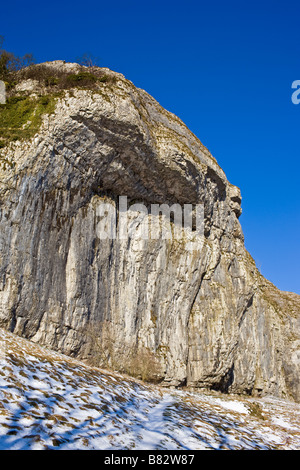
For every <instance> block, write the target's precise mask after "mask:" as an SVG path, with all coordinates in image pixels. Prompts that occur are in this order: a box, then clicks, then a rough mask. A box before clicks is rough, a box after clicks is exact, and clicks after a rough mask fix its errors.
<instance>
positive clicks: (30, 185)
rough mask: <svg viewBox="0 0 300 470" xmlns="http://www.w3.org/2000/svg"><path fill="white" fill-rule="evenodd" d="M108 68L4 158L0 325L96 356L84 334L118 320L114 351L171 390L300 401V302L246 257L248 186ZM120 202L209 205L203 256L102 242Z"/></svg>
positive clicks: (167, 243)
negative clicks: (135, 351) (155, 372)
mask: <svg viewBox="0 0 300 470" xmlns="http://www.w3.org/2000/svg"><path fill="white" fill-rule="evenodd" d="M57 66H60V67H64V65H63V64H60V63H57ZM106 73H107V74H112V75H114V77H115V82H114V83H102V84H101V86H100V87H99V90H96V91H95V90H83V89H77V90H75V91H72V93H70V92H66V93H65V95H64V96H63V97H60V98H59V99H58V101H57V105H56V109H55V113H54V114H51V115H46V116H44V120H43V124H42V126H41V128H40V131H39V132H38V134H37V135H36V136H35V137H34V138H33V139H32V140H30V141H26V142H25V141H23V142H15V143H11V144H10V146H9V147H7V148H4V149H2V150H1V152H2V155H5V161H6V162H7V161H8V162H13V165H3V166H2V170H1V171H0V204H1V206H0V207H1V210H0V218H1V226H0V326H2V327H5V328H7V329H9V330H10V331H13V332H14V333H17V334H19V335H21V336H24V337H26V338H29V339H31V340H32V341H34V342H38V343H41V344H45V345H47V346H48V347H51V348H53V349H57V350H59V351H61V352H63V353H65V354H68V355H71V356H77V357H80V358H86V357H89V356H90V355H91V354H93V344H91V340H90V337H89V336H88V335H85V334H84V331H85V329H86V328H87V326H88V325H89V324H93V325H99V334H100V325H102V324H103V323H104V322H105V324H109V327H110V329H111V331H112V333H113V340H114V350H115V354H116V355H119V356H120V358H122V354H123V355H124V351H125V349H124V345H132V347H135V346H137V347H146V348H149V349H150V350H151V351H153V352H155V354H156V356H157V357H158V358H159V361H160V364H161V371H160V375H161V380H163V382H164V383H165V384H166V385H174V386H179V385H185V384H186V385H188V386H192V387H200V388H202V387H207V388H212V389H217V390H222V391H230V392H236V393H252V394H273V395H277V396H281V397H282V396H283V397H284V396H286V397H289V398H293V399H295V400H297V401H299V400H300V385H299V375H300V374H299V372H300V370H299V369H300V366H299V364H300V362H299V359H300V351H299V344H300V335H299V326H300V316H299V312H300V297H299V296H297V295H296V294H290V293H285V292H280V291H279V290H278V289H277V288H276V287H274V286H273V285H272V284H271V283H269V282H268V281H267V280H265V279H264V278H263V277H262V276H261V274H260V273H259V271H258V270H257V268H256V266H255V263H254V261H253V259H252V258H251V256H250V255H249V254H248V252H247V251H246V249H245V247H244V240H243V233H242V229H241V226H240V223H239V220H238V217H239V215H240V213H241V206H240V205H241V196H240V191H239V189H238V188H237V187H235V186H233V185H231V184H230V183H229V182H228V181H227V178H226V176H225V174H224V172H223V171H222V169H221V168H220V167H219V166H218V164H217V162H216V160H215V159H214V158H213V157H212V156H211V155H210V153H209V152H208V150H207V149H206V148H205V147H204V146H203V145H202V144H201V143H200V142H199V140H198V139H197V138H196V137H195V136H194V135H193V134H192V133H191V132H190V131H189V130H188V129H187V127H186V126H185V125H184V124H183V123H182V122H181V121H180V120H179V119H178V118H177V117H176V116H174V115H173V114H171V113H169V112H167V111H166V110H164V109H163V108H162V107H161V106H160V105H159V104H158V103H157V102H156V101H155V100H154V99H153V98H152V97H151V96H149V95H148V94H147V93H146V92H145V91H143V90H140V89H138V88H136V87H134V86H133V84H132V83H131V82H129V81H128V80H126V79H125V78H124V77H123V76H122V75H120V74H116V73H114V72H111V71H109V70H106ZM20 89H22V87H21V88H20ZM25 89H26V86H25ZM118 196H127V197H128V201H129V202H131V203H133V202H143V203H144V204H146V205H147V206H148V207H150V205H151V204H154V203H159V204H162V203H167V204H173V203H177V204H180V205H181V206H183V205H184V204H203V205H204V215H205V227H204V235H205V239H204V242H203V245H202V247H201V250H200V249H198V250H192V251H190V250H187V249H186V243H187V240H186V239H184V238H183V239H181V240H180V241H178V240H174V239H170V240H164V239H161V238H159V239H151V240H139V241H137V240H135V239H133V238H132V239H129V240H126V239H124V240H120V239H113V240H110V239H107V240H102V239H101V238H99V233H98V231H97V227H98V224H99V222H100V221H101V220H100V219H101V217H100V216H99V207H100V205H101V204H103V202H104V201H106V202H109V201H111V202H112V203H113V204H115V205H116V207H117V206H118ZM128 215H129V217H130V218H131V217H132V218H133V217H134V215H135V214H134V212H133V211H131V212H130V211H129V213H128ZM119 216H120V214H119ZM145 217H148V219H149V221H151V220H153V219H154V218H155V217H158V216H153V215H151V214H150V215H148V216H145ZM159 221H160V222H159V223H160V224H162V223H163V221H162V220H161V218H159ZM125 360H126V358H125Z"/></svg>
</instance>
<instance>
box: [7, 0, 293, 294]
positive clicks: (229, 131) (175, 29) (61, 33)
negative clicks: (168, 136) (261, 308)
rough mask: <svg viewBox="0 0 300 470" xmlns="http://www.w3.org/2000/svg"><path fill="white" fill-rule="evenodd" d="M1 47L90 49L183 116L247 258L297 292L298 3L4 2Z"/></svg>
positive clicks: (44, 52) (51, 51) (63, 55)
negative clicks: (225, 198)
mask: <svg viewBox="0 0 300 470" xmlns="http://www.w3.org/2000/svg"><path fill="white" fill-rule="evenodd" d="M0 11H1V19H2V21H1V31H0V34H2V35H4V36H5V44H4V45H5V47H6V48H7V49H8V50H11V51H13V52H15V53H16V54H19V55H22V54H25V53H26V52H32V53H33V54H34V56H35V57H36V59H37V61H38V62H41V61H45V60H55V59H64V60H67V61H74V60H75V59H76V58H77V57H78V56H80V55H82V54H83V53H85V52H88V53H90V54H92V55H94V56H96V57H98V58H99V64H100V65H101V66H104V67H109V68H111V69H112V70H115V71H117V72H121V73H123V74H124V75H125V76H126V77H127V78H128V79H130V80H132V81H133V82H134V84H135V85H137V86H138V87H140V88H143V89H145V90H146V91H148V92H149V93H150V94H151V95H153V96H154V97H155V98H156V99H157V100H158V101H159V102H160V104H161V105H162V106H164V107H165V108H166V109H168V110H169V111H172V112H174V113H175V114H176V115H178V116H179V117H180V118H181V119H182V120H183V121H184V122H185V123H186V124H187V126H188V127H189V128H190V129H191V130H192V131H193V132H194V133H195V134H196V135H197V136H198V137H199V139H200V140H201V141H202V142H203V144H204V145H206V147H207V148H208V149H209V150H210V151H211V152H212V154H213V155H214V157H215V158H216V159H217V161H218V162H219V164H220V165H221V166H222V168H223V169H224V171H225V173H226V175H227V177H228V179H229V181H230V182H231V183H233V184H235V185H237V186H239V187H240V188H241V192H242V196H243V202H242V207H243V214H242V216H241V218H240V221H241V224H242V227H243V231H244V234H245V243H246V247H247V249H248V251H249V252H250V253H251V255H252V256H253V257H254V259H255V260H256V263H257V266H258V267H259V269H260V270H261V272H262V274H263V275H264V276H266V277H267V278H268V279H269V280H270V281H272V282H273V283H274V284H275V285H276V286H277V287H279V288H280V289H283V290H289V291H294V292H297V293H298V294H300V276H299V262H300V248H299V238H300V237H299V234H300V211H299V205H300V185H299V176H300V161H299V157H300V104H299V105H298V106H296V105H294V104H293V103H292V101H291V95H292V92H293V90H292V88H291V85H292V82H293V81H294V80H300V2H299V0H298V1H289V0H286V1H283V0H280V1H279V0H272V1H271V0H270V1H266V0H260V1H257V0H252V1H248V2H246V1H240V0H239V1H231V0H228V1H221V0H217V1H207V0H205V1H202V0H198V1H197V0H187V1H185V2H183V1H182V2H179V1H177V0H172V1H171V0H160V1H157V0H154V1H149V2H147V1H144V2H143V1H141V0H140V1H136V0H127V1H125V2H124V1H120V0H115V1H114V2H110V1H108V0H106V1H102V0H100V1H92V0H86V1H81V2H76V1H72V2H71V1H68V0H66V1H64V2H61V1H57V0H53V1H51V2H40V1H39V2H37V1H30V0H28V1H26V2H23V1H22V2H21V1H19V0H17V1H15V2H12V3H10V2H5V4H3V3H2V4H1V10H0Z"/></svg>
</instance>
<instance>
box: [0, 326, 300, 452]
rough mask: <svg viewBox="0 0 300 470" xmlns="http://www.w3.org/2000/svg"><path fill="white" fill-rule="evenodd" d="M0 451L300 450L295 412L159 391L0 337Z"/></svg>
mask: <svg viewBox="0 0 300 470" xmlns="http://www.w3.org/2000/svg"><path fill="white" fill-rule="evenodd" d="M0 400H1V401H0V449H134V450H135V449H151V450H152V449H164V450H166V449H167V450H173V449H189V450H196V449H300V422H299V418H300V406H299V405H297V404H294V403H291V402H287V401H283V400H279V399H273V398H264V399H259V398H255V399H254V398H246V397H237V396H229V395H221V394H217V393H215V394H213V393H201V394H200V393H196V392H195V393H192V392H188V391H186V390H172V391H170V390H164V389H162V388H160V387H158V386H154V385H144V384H142V383H141V382H139V381H137V380H133V379H130V378H128V377H124V376H121V375H117V374H112V373H109V372H105V371H101V370H99V369H95V368H91V367H88V366H86V365H85V364H84V363H82V362H79V361H76V360H73V359H71V358H69V357H66V356H63V355H60V354H57V353H54V352H52V351H49V350H47V349H45V348H43V347H40V346H38V345H36V344H33V343H31V342H29V341H26V340H24V339H22V338H19V337H17V336H15V335H12V334H10V333H7V332H5V331H4V330H0Z"/></svg>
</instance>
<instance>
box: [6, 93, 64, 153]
mask: <svg viewBox="0 0 300 470" xmlns="http://www.w3.org/2000/svg"><path fill="white" fill-rule="evenodd" d="M57 96H58V95H43V96H39V97H30V96H12V97H11V98H9V99H8V100H7V102H6V103H5V104H1V105H0V148H1V147H4V146H6V145H7V144H8V143H9V142H11V141H15V140H21V139H28V138H30V137H32V136H33V135H34V134H35V133H36V132H37V131H38V129H39V127H40V125H41V122H42V116H43V114H45V113H47V114H51V113H53V112H54V108H55V102H56V99H57Z"/></svg>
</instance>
